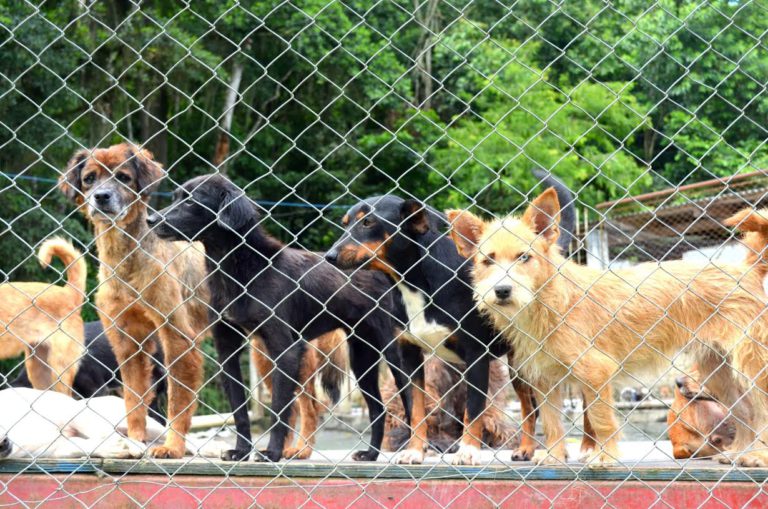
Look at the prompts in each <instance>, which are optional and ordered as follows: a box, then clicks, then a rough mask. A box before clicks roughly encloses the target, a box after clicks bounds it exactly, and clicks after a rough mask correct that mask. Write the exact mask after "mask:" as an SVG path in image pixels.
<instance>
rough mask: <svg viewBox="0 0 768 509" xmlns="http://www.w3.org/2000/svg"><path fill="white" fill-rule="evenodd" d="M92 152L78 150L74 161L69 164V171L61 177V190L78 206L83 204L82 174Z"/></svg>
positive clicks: (73, 157)
mask: <svg viewBox="0 0 768 509" xmlns="http://www.w3.org/2000/svg"><path fill="white" fill-rule="evenodd" d="M89 155H90V152H89V151H88V150H78V151H77V152H75V155H73V156H72V159H70V160H69V162H68V163H67V169H66V170H64V172H63V173H62V174H61V176H60V177H59V190H60V191H61V192H62V193H64V196H66V197H67V199H68V200H69V201H71V202H73V203H75V204H76V205H82V204H83V193H82V187H81V185H80V174H81V173H82V172H83V168H84V167H85V160H86V159H88V156H89Z"/></svg>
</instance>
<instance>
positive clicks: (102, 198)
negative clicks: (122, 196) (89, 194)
mask: <svg viewBox="0 0 768 509" xmlns="http://www.w3.org/2000/svg"><path fill="white" fill-rule="evenodd" d="M93 197H94V198H95V199H96V203H106V202H108V201H109V199H110V198H111V197H112V193H110V192H109V191H96V192H95V193H93Z"/></svg>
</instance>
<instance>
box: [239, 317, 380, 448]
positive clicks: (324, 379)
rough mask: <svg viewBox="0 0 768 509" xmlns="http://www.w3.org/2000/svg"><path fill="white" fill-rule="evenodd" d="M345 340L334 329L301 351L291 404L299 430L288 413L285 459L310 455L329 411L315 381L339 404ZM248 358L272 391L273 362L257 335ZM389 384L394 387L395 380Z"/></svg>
mask: <svg viewBox="0 0 768 509" xmlns="http://www.w3.org/2000/svg"><path fill="white" fill-rule="evenodd" d="M346 340H347V336H346V334H344V331H343V330H341V329H336V330H335V331H332V332H329V333H327V334H324V335H322V336H320V337H319V338H315V340H313V341H311V342H310V346H308V347H307V350H306V352H304V358H303V359H302V364H301V371H300V372H299V380H298V382H299V384H298V387H297V388H296V395H297V398H296V402H295V403H294V406H297V407H298V414H299V416H300V428H299V430H298V432H296V414H297V413H296V412H295V411H294V412H292V413H291V420H290V422H289V424H288V433H287V435H286V437H285V446H284V448H283V457H284V458H293V459H302V460H303V459H308V458H309V457H310V456H311V455H312V448H313V447H314V445H315V439H316V436H315V435H316V433H317V425H318V422H319V420H320V417H321V416H322V415H323V413H324V411H325V409H327V408H328V405H327V404H326V403H324V402H323V401H321V400H320V399H319V398H318V397H317V392H316V390H315V386H316V382H320V383H321V384H322V385H323V388H324V389H325V392H326V393H327V395H328V396H329V397H330V398H331V403H337V402H338V400H339V396H340V394H339V390H338V387H339V382H340V380H339V379H338V378H339V377H340V376H344V375H343V374H344V373H346V372H347V361H348V359H347V345H346ZM251 357H252V358H253V362H254V364H255V365H256V370H257V371H258V373H259V377H261V378H262V379H263V380H264V384H265V385H266V386H267V388H268V389H269V390H270V391H272V372H273V371H274V370H275V363H274V362H273V361H272V360H271V359H270V358H269V356H268V355H267V353H266V347H265V346H264V342H263V340H262V339H261V338H260V337H258V336H254V337H253V338H252V339H251ZM329 379H330V380H329ZM392 385H393V386H394V380H393V382H392ZM294 433H296V435H298V437H297V442H296V446H295V447H293V446H292V444H293V436H292V435H293V434H294Z"/></svg>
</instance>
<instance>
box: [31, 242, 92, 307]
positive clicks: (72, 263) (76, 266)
mask: <svg viewBox="0 0 768 509" xmlns="http://www.w3.org/2000/svg"><path fill="white" fill-rule="evenodd" d="M54 256H55V257H57V258H59V259H60V260H61V261H62V262H63V263H64V266H65V267H66V268H67V269H66V270H67V284H68V285H69V286H70V287H71V288H72V289H73V290H75V292H77V294H78V295H79V296H80V299H81V301H80V303H81V304H82V301H83V300H84V299H85V278H86V276H87V275H88V266H87V265H86V263H85V258H84V257H83V254H82V253H81V252H80V251H79V250H78V249H77V248H75V246H73V245H72V243H71V242H69V241H68V240H66V239H63V238H61V237H52V238H50V239H48V240H46V241H45V242H43V245H42V246H40V250H39V251H38V252H37V259H38V260H40V265H42V266H43V267H44V268H45V267H48V266H49V265H50V264H51V260H53V257H54Z"/></svg>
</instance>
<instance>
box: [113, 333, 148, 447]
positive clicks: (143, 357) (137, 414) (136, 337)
mask: <svg viewBox="0 0 768 509" xmlns="http://www.w3.org/2000/svg"><path fill="white" fill-rule="evenodd" d="M102 323H103V325H104V333H105V334H106V335H107V339H108V340H109V344H110V345H111V346H112V351H113V352H114V353H115V358H116V359H117V363H118V366H119V367H120V377H121V378H122V381H123V399H124V401H125V413H126V422H127V426H128V438H131V439H133V440H136V441H137V442H144V441H145V440H146V438H147V406H146V405H147V404H148V402H151V397H152V391H151V389H150V383H151V378H152V359H151V357H150V355H149V354H147V353H146V352H145V351H144V350H143V348H142V344H141V342H142V341H143V340H144V338H145V337H146V335H149V334H148V333H147V334H146V335H140V334H139V333H138V332H137V331H130V330H128V329H127V327H128V324H127V323H124V322H111V321H108V320H107V321H105V319H104V318H102Z"/></svg>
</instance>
